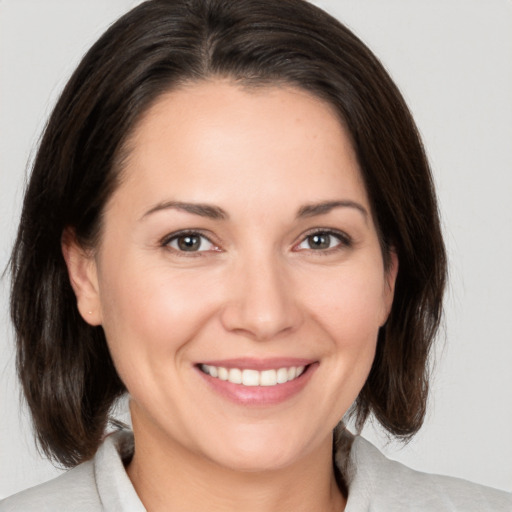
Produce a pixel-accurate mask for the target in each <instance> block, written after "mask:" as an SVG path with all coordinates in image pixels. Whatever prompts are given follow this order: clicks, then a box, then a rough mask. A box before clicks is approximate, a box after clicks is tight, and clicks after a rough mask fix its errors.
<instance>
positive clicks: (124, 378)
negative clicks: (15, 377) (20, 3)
mask: <svg viewBox="0 0 512 512" xmlns="http://www.w3.org/2000/svg"><path fill="white" fill-rule="evenodd" d="M12 261H13V293H12V316H13V320H14V324H15V328H16V333H17V338H18V365H19V372H20V378H21V381H22V384H23V387H24V391H25V395H26V398H27V401H28V404H29V406H30V408H31V411H32V415H33V418H34V424H35V427H36V430H37V433H38V439H39V442H40V445H41V447H42V448H43V449H44V450H45V452H46V453H47V454H48V455H49V456H51V457H53V458H55V459H56V460H58V461H60V462H61V463H63V464H65V465H67V466H69V467H73V466H76V467H75V468H74V469H72V470H71V471H70V472H68V473H67V474H65V475H64V476H62V477H60V478H59V479H56V480H54V481H53V482H50V483H48V484H45V485H43V486H42V487H39V488H36V489H33V490H29V491H26V492H25V493H21V494H20V495H18V496H16V497H13V498H11V499H9V500H6V501H4V502H3V503H2V504H1V505H0V510H31V509H34V510H35V509H37V510H41V507H42V502H44V506H45V507H46V509H47V510H66V509H70V508H72V509H74V510H102V509H106V510H144V509H146V510H149V511H153V510H160V509H162V510H199V509H201V510H202V509H204V508H206V507H208V508H209V509H211V510H232V509H235V508H237V509H243V510H347V511H350V510H369V509H379V508H380V509H382V510H401V509H402V510H410V509H411V507H413V508H414V509H415V510H454V509H455V510H457V509H459V510H486V509H490V510H507V509H508V508H510V503H511V499H510V497H509V496H508V495H506V494H505V493H501V492H498V491H493V490H490V489H486V488H483V487H479V486H475V485H472V484H468V483H467V482H463V481H457V480H453V479H447V478H441V477H435V476H428V475H422V474H419V473H415V472H413V471H411V470H408V469H406V468H404V467H402V466H399V465H395V464H393V463H391V462H389V461H387V460H386V459H385V458H383V457H382V456H381V455H380V454H379V453H378V452H376V451H375V449H374V448H373V447H371V445H369V444H368V443H366V442H365V441H364V440H363V439H362V438H359V437H356V438H355V439H354V438H353V437H352V436H351V435H350V434H349V433H348V432H346V431H344V429H343V427H342V425H341V426H340V424H339V422H340V420H341V419H342V418H343V416H344V415H345V414H346V413H348V412H351V413H352V414H353V415H354V416H355V418H356V421H357V425H358V426H359V428H361V427H362V425H363V424H364V422H365V420H366V419H367V418H368V416H369V415H370V414H373V415H374V416H375V417H376V418H377V419H378V420H379V421H380V423H381V424H382V425H383V426H384V427H385V428H386V429H387V430H388V431H389V432H390V433H391V434H393V435H395V436H397V437H401V438H406V439H407V438H409V437H411V436H412V435H414V434H415V433H416V432H417V430H418V429H419V428H420V426H421V423H422V420H423V417H424V414H425V403H426V397H427V384H428V383H427V378H426V362H427V356H428V353H429V350H430V347H431V343H432V340H433V337H434V335H435V332H436V329H437V326H438V323H439V319H440V312H441V299H442V293H443V288H444V281H445V253H444V248H443V242H442V238H441V234H440V229H439V221H438V216H437V208H436V201H435V195H434V191H433V188H432V183H431V177H430V173H429V169H428V165H427V162H426V159H425V156H424V153H423V150H422V146H421V143H420V140H419V137H418V135H417V133H416V130H415V127H414V123H413V121H412V119H411V116H410V114H409V112H408V110H407V108H406V106H405V104H404V102H403V100H402V98H401V96H400V94H399V92H398V91H397V89H396V87H395V86H394V85H393V83H392V82H391V80H390V79H389V77H388V76H387V74H386V73H385V71H384V70H383V69H382V67H381V66H380V64H379V63H378V62H377V60H376V59H375V57H374V56H373V55H372V54H371V53H370V52H369V50H368V49H367V48H366V47H364V45H363V44H362V43H361V42H360V41H359V40H357V39H356V38H355V37H354V36H353V35H352V34H351V33H350V32H349V31H348V30H347V29H346V28H344V27H343V26H342V25H340V24H339V23H338V22H337V21H335V20H333V19H332V18H330V17H329V16H327V15H326V14H325V13H323V12H322V11H320V10H318V9H317V8H314V7H313V6H311V5H309V4H306V3H304V2H301V1H298V0H286V1H281V2H273V1H261V0H260V1H249V0H241V1H237V2H227V1H188V2H185V1H164V0H161V1H150V2H146V3H144V4H142V5H141V6H139V7H138V8H136V9H134V10H133V11H132V12H130V13H128V14H127V15H126V16H125V17H123V18H122V19H121V20H119V21H118V22H117V23H116V24H115V25H114V26H112V27H111V28H110V29H109V30H108V31H107V33H106V34H105V35H104V36H103V37H102V38H101V39H100V40H99V41H98V42H97V43H96V44H95V45H94V47H93V48H92V49H91V50H90V52H89V53H88V54H87V55H86V57H85V58H84V60H83V61H82V63H81V64H80V66H79V68H78V69H77V71H76V72H75V74H74V75H73V77H72V78H71V80H70V81H69V83H68V85H67V87H66V89H65V91H64V93H63V95H62V97H61V99H60V100H59V102H58V104H57V107H56V108H55V111H54V113H53V115H52V117H51V119H50V122H49V124H48V126H47V128H46V131H45V134H44V137H43V140H42V142H41V146H40V149H39V152H38V155H37V158H36V161H35V164H34V169H33V174H32V178H31V181H30V184H29V187H28V189H27V193H26V197H25V202H24V208H23V214H22V220H21V223H20V229H19V234H18V239H17V242H16V247H15V249H14V253H13V260H12ZM126 391H128V393H129V395H130V399H131V401H130V410H131V417H132V422H133V435H132V433H131V432H128V431H120V432H117V433H115V434H113V435H110V436H108V437H107V438H106V439H104V434H105V430H106V425H107V421H108V415H109V410H110V409H111V407H112V406H113V404H114V402H115V401H116V399H117V398H119V397H120V396H122V395H123V394H124V393H125V392H126ZM337 425H338V427H336V426H337ZM333 432H334V433H333ZM333 455H334V457H333ZM404 489H406V491H404ZM447 503H448V505H447ZM507 507H508V508H507Z"/></svg>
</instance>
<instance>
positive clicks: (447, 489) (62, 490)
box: [0, 430, 512, 512]
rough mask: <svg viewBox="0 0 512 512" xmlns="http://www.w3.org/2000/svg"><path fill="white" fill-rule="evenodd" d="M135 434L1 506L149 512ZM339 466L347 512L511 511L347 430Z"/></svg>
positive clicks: (8, 511)
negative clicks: (141, 491)
mask: <svg viewBox="0 0 512 512" xmlns="http://www.w3.org/2000/svg"><path fill="white" fill-rule="evenodd" d="M132 454H133V434H132V433H131V432H130V431H126V430H125V431H120V432H116V433H114V434H111V435H109V436H108V437H107V438H106V439H105V441H104V442H103V443H102V444H101V446H100V448H99V450H98V452H97V453H96V455H95V457H94V458H93V459H92V460H90V461H88V462H84V463H83V464H80V465H78V466H77V467H75V468H73V469H71V470H70V471H68V472H67V473H63V474H62V475H60V476H59V477H57V478H55V479H53V480H50V481H49V482H46V483H43V484H41V485H38V486H36V487H33V488H31V489H28V490H26V491H22V492H20V493H18V494H15V495H14V496H11V497H9V498H7V499H5V500H3V501H1V502H0V512H12V511H21V512H50V511H51V512H56V511H58V512H68V511H69V512H71V511H72V512H102V511H108V512H145V511H146V509H145V508H144V506H143V505H142V503H141V501H140V499H139V497H138V496H137V493H136V492H135V489H134V488H133V486H132V484H131V481H130V479H129V478H128V475H127V474H126V471H125V468H124V462H125V461H127V460H129V459H130V458H131V456H132ZM335 461H336V465H337V467H338V469H339V471H340V473H341V474H342V475H343V476H344V479H345V480H346V483H347V486H348V489H349V494H348V501H347V505H346V508H345V512H411V511H412V512H427V511H428V512H445V511H446V512H448V511H450V512H452V511H460V512H491V511H492V512H512V494H510V493H507V492H504V491H498V490H496V489H491V488H489V487H484V486H481V485H477V484H473V483H471V482H468V481H465V480H461V479H458V478H451V477H446V476H439V475H431V474H427V473H421V472H418V471H414V470H412V469H410V468H408V467H406V466H404V465H403V464H400V463H399V462H395V461H391V460H389V459H387V458H386V457H385V456H384V455H383V454H382V453H380V451H379V450H378V449H377V448H375V447H374V446H373V445H372V444H371V443H369V442H368V441H366V440H365V439H364V438H362V437H360V436H355V437H354V436H352V434H350V433H348V432H347V431H344V432H343V433H342V434H341V436H340V439H338V440H337V443H336V454H335Z"/></svg>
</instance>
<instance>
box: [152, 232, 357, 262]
mask: <svg viewBox="0 0 512 512" xmlns="http://www.w3.org/2000/svg"><path fill="white" fill-rule="evenodd" d="M315 235H316V236H320V235H321V236H328V237H333V238H335V239H336V240H337V241H338V243H337V244H336V245H335V246H333V247H327V248H325V249H322V248H320V249H314V248H312V247H308V248H304V249H303V250H307V251H310V252H314V253H316V254H319V255H326V254H331V253H333V252H336V251H339V250H342V249H346V248H350V247H352V245H353V241H352V239H351V237H350V236H348V235H347V234H346V233H344V232H342V231H337V230H333V229H322V228H317V229H314V230H312V231H309V232H307V233H305V234H304V235H302V237H301V239H300V241H299V242H298V243H296V244H295V245H294V246H293V250H294V252H299V251H300V249H297V248H298V247H300V245H302V244H304V243H307V241H308V239H309V238H310V237H314V236H315ZM187 236H188V237H198V238H200V239H201V242H200V243H201V245H202V243H203V241H207V242H208V243H209V244H211V245H212V246H213V247H214V249H207V250H203V251H186V250H181V249H179V248H176V247H172V246H171V243H172V242H174V241H178V239H180V238H182V237H187ZM160 244H161V245H162V247H164V248H166V249H168V250H170V251H172V252H173V253H174V254H177V255H179V256H186V257H199V256H204V254H203V253H205V252H211V251H212V252H221V249H220V248H219V247H218V246H217V245H216V244H215V243H214V242H212V240H211V239H210V238H209V237H208V236H206V235H205V234H204V233H203V232H201V231H198V230H184V231H178V232H177V233H172V234H170V235H167V236H166V237H164V238H163V239H162V240H161V242H160ZM201 245H200V246H199V247H201Z"/></svg>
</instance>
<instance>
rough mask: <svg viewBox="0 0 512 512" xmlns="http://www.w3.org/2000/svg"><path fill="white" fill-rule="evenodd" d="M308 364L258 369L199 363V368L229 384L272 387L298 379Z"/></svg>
mask: <svg viewBox="0 0 512 512" xmlns="http://www.w3.org/2000/svg"><path fill="white" fill-rule="evenodd" d="M308 366H309V365H302V366H288V367H287V366H283V367H280V368H271V369H267V370H261V371H260V370H256V369H251V368H245V369H242V368H226V367H224V366H214V365H209V364H201V365H199V369H200V370H201V371H202V372H203V373H205V374H206V375H209V376H210V377H213V378H215V379H219V380H221V381H227V382H230V383H231V384H241V385H242V386H249V387H254V386H265V387H272V386H279V385H281V384H286V383H287V382H291V381H293V380H295V379H298V378H299V377H300V376H301V375H302V374H303V373H304V372H305V371H306V370H307V368H308Z"/></svg>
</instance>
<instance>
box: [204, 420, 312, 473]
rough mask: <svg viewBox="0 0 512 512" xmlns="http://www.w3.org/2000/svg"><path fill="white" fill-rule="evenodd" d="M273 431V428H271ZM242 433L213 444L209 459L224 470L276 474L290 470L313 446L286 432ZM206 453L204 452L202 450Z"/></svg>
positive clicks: (245, 430)
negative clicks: (272, 472)
mask: <svg viewBox="0 0 512 512" xmlns="http://www.w3.org/2000/svg"><path fill="white" fill-rule="evenodd" d="M274 427H276V426H274ZM242 430H243V431H244V432H243V433H240V434H239V435H238V436H233V435H231V436H230V435H228V436H227V437H228V438H225V439H218V438H217V439H216V440H212V441H211V442H212V445H211V446H210V448H213V449H210V450H208V452H209V458H210V459H211V460H212V462H214V463H216V464H218V465H220V466H223V467H225V468H227V469H230V470H233V471H239V472H253V473H256V472H268V471H277V470H280V469H284V468H286V467H289V466H292V465H293V464H294V463H296V462H297V461H298V460H300V459H302V458H303V457H304V456H305V455H306V454H307V452H309V451H311V449H312V446H313V445H314V443H312V442H304V439H303V438H301V439H298V438H297V439H296V436H294V435H293V434H292V435H290V432H289V431H286V430H283V429H282V428H280V429H279V432H269V431H264V432H261V431H260V432H256V431H255V430H256V429H254V428H252V429H250V430H252V432H247V429H242ZM203 453H205V454H206V453H207V450H203Z"/></svg>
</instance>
